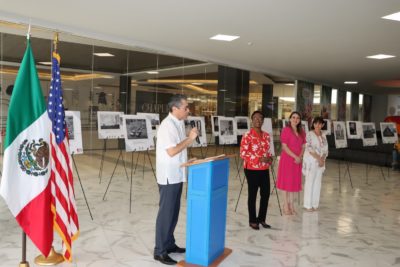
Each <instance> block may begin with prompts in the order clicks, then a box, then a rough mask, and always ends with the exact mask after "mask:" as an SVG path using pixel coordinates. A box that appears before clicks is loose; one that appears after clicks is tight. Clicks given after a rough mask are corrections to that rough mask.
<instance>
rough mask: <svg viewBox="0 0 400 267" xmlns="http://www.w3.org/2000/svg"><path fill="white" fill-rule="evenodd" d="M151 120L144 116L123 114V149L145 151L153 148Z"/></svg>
mask: <svg viewBox="0 0 400 267" xmlns="http://www.w3.org/2000/svg"><path fill="white" fill-rule="evenodd" d="M151 131H152V128H151V121H150V120H149V119H148V118H146V117H145V116H139V115H124V116H123V132H124V138H125V151H126V152H131V151H145V150H148V149H154V140H153V138H152V133H151Z"/></svg>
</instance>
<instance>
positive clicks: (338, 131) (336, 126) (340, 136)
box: [333, 121, 347, 148]
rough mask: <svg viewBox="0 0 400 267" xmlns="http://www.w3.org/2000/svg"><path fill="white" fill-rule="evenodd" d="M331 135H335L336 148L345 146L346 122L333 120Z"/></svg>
mask: <svg viewBox="0 0 400 267" xmlns="http://www.w3.org/2000/svg"><path fill="white" fill-rule="evenodd" d="M333 135H334V137H335V146H336V148H345V147H347V138H346V124H345V123H344V121H334V122H333Z"/></svg>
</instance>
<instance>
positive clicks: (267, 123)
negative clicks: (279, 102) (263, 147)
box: [261, 118, 275, 156]
mask: <svg viewBox="0 0 400 267" xmlns="http://www.w3.org/2000/svg"><path fill="white" fill-rule="evenodd" d="M261 130H263V131H264V132H267V133H268V134H269V138H270V139H269V140H270V143H269V153H271V155H272V156H275V147H274V132H273V128H272V119H271V118H264V123H263V125H262V127H261Z"/></svg>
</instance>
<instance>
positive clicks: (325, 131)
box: [321, 119, 332, 135]
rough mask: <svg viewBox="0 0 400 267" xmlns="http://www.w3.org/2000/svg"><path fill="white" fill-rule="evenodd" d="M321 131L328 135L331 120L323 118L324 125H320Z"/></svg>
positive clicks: (330, 131)
mask: <svg viewBox="0 0 400 267" xmlns="http://www.w3.org/2000/svg"><path fill="white" fill-rule="evenodd" d="M321 130H322V132H323V133H325V134H326V135H330V134H331V133H332V130H331V120H328V119H324V126H322V129H321Z"/></svg>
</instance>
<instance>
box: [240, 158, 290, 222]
mask: <svg viewBox="0 0 400 267" xmlns="http://www.w3.org/2000/svg"><path fill="white" fill-rule="evenodd" d="M272 158H273V157H272ZM274 162H275V160H274V159H273V160H272V162H271V165H270V168H269V169H270V171H271V175H270V176H272V180H273V181H274V187H273V188H272V191H271V193H270V195H272V193H273V192H274V190H275V191H276V199H277V200H278V207H279V212H280V214H281V216H282V209H281V203H280V201H279V194H278V191H277V190H276V179H275V177H276V176H275V170H274ZM238 174H239V172H238ZM245 180H246V178H245V177H243V180H241V181H240V183H241V185H240V191H239V196H238V199H237V201H236V206H235V212H236V210H237V207H238V204H239V200H240V196H241V194H242V190H243V185H244V181H245Z"/></svg>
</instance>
